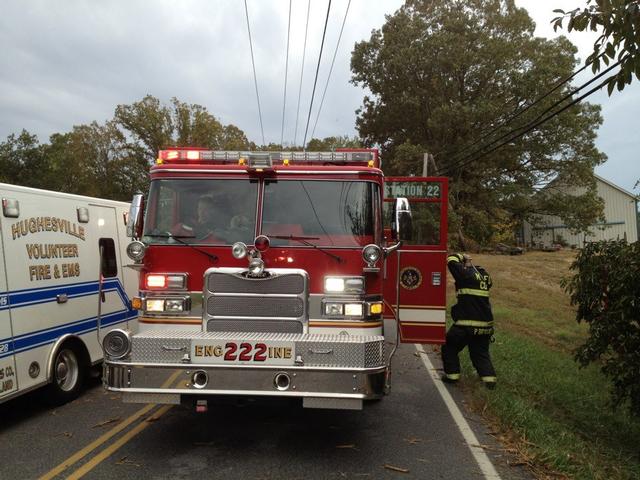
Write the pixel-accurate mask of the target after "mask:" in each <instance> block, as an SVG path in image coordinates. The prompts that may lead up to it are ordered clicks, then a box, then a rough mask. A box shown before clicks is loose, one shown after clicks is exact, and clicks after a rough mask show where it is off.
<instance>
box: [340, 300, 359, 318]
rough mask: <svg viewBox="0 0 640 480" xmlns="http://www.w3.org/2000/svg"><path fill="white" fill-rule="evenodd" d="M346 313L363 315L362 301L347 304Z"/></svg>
mask: <svg viewBox="0 0 640 480" xmlns="http://www.w3.org/2000/svg"><path fill="white" fill-rule="evenodd" d="M344 314H345V316H347V317H362V304H361V303H347V304H345V306H344Z"/></svg>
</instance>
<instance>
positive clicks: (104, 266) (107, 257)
mask: <svg viewBox="0 0 640 480" xmlns="http://www.w3.org/2000/svg"><path fill="white" fill-rule="evenodd" d="M98 247H99V249H100V250H102V263H101V265H100V273H101V274H102V277H103V278H110V277H115V276H117V275H118V262H117V260H116V246H115V243H114V242H113V239H112V238H101V239H100V240H99V241H98Z"/></svg>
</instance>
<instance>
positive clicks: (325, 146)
mask: <svg viewBox="0 0 640 480" xmlns="http://www.w3.org/2000/svg"><path fill="white" fill-rule="evenodd" d="M336 148H362V142H360V139H358V138H357V137H353V138H351V137H349V136H348V135H344V136H339V137H325V138H323V139H319V138H312V139H311V140H309V143H307V150H309V151H312V152H330V151H333V150H335V149H336Z"/></svg>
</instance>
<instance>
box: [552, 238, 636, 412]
mask: <svg viewBox="0 0 640 480" xmlns="http://www.w3.org/2000/svg"><path fill="white" fill-rule="evenodd" d="M571 269H572V270H573V271H575V275H574V276H573V277H572V278H571V279H570V280H567V281H565V282H564V284H563V286H564V288H565V290H566V291H567V292H568V293H569V294H570V296H571V303H572V305H576V306H577V307H578V311H577V314H576V319H577V321H578V322H585V323H587V324H588V325H589V337H588V339H587V341H586V342H585V343H584V344H583V345H581V346H580V347H579V348H578V350H577V352H576V359H577V360H578V362H580V364H581V365H583V366H586V365H588V364H589V363H592V362H599V363H600V364H601V366H602V372H603V373H604V374H605V375H606V376H607V377H609V379H610V380H611V382H612V384H613V401H614V403H615V404H616V405H618V404H621V403H623V402H625V401H627V400H628V401H629V405H630V409H631V412H632V413H633V414H634V415H636V416H640V242H635V243H632V244H628V243H627V242H626V241H624V240H620V241H608V242H595V243H590V244H587V245H586V246H585V248H584V249H583V250H582V251H581V252H580V253H579V254H578V256H577V258H576V260H575V262H574V263H573V264H572V266H571Z"/></svg>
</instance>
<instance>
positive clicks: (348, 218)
mask: <svg viewBox="0 0 640 480" xmlns="http://www.w3.org/2000/svg"><path fill="white" fill-rule="evenodd" d="M258 191H259V182H258V180H249V179H247V180H242V179H187V178H181V179H156V180H154V181H152V182H151V189H150V191H149V202H148V205H147V209H146V217H145V223H144V225H145V227H144V234H143V238H142V240H143V241H144V242H145V243H147V244H185V243H188V244H197V245H231V244H233V243H235V242H245V243H247V244H252V243H253V241H254V238H255V236H256V234H258V233H261V234H263V235H267V236H268V237H270V238H271V245H272V246H284V245H287V246H297V247H302V248H311V246H310V245H306V244H304V243H302V242H299V241H297V240H296V238H297V237H301V238H302V237H304V238H313V240H310V241H309V242H310V243H312V244H313V246H314V247H362V246H364V245H366V244H369V243H379V238H380V235H381V229H382V227H381V226H380V222H379V221H377V220H376V218H378V217H379V216H380V214H379V213H376V212H378V211H379V210H380V207H379V206H378V205H379V197H380V195H379V188H378V185H377V184H375V183H373V182H367V181H340V180H331V181H329V180H289V179H279V180H265V181H264V192H263V196H262V202H263V206H262V225H261V226H260V227H261V228H260V229H256V217H257V204H258Z"/></svg>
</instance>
